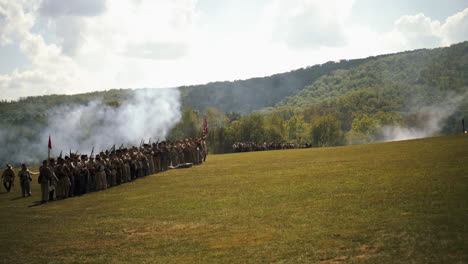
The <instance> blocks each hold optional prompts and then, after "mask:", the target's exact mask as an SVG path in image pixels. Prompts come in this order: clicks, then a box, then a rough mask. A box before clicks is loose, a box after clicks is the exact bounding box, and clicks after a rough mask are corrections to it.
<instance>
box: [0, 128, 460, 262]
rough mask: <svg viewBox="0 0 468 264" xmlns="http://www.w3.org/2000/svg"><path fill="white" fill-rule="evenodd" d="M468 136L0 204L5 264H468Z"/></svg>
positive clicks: (164, 176)
mask: <svg viewBox="0 0 468 264" xmlns="http://www.w3.org/2000/svg"><path fill="white" fill-rule="evenodd" d="M467 158H468V136H462V135H460V136H453V137H439V138H430V139H422V140H413V141H404V142H393V143H382V144H370V145H359V146H350V147H340V148H320V149H303V150H284V151H270V152H259V153H241V154H229V155H212V156H209V160H208V162H207V163H205V164H203V165H202V166H198V167H195V168H192V169H184V170H172V171H168V172H165V173H161V174H157V175H152V176H149V177H146V178H144V179H140V180H137V181H135V182H132V183H129V184H125V185H122V186H119V187H115V188H112V189H110V190H107V191H102V192H97V193H92V194H87V195H84V196H81V197H76V198H71V199H67V200H64V201H59V202H53V203H49V204H47V205H42V206H35V207H28V206H29V205H31V204H32V203H33V202H34V201H36V200H38V199H39V188H38V187H39V186H38V185H37V184H34V189H33V197H30V198H18V197H19V193H20V190H19V187H18V186H15V189H14V190H13V192H12V193H8V194H6V193H3V194H0V206H1V212H0V219H1V228H0V245H1V246H0V262H2V263H342V262H344V263H467V262H468V254H467V252H468V248H467V241H468V230H467V223H468V215H467V214H468V211H467V208H468V188H467V185H468V178H467V177H468V173H467V171H468V162H467Z"/></svg>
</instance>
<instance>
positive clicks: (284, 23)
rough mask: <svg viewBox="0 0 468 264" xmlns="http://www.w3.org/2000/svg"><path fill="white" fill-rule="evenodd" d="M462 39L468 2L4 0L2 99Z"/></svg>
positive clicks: (200, 79) (171, 83)
mask: <svg viewBox="0 0 468 264" xmlns="http://www.w3.org/2000/svg"><path fill="white" fill-rule="evenodd" d="M465 40H468V2H467V1H466V0H444V1H441V0H411V1H408V0H393V1H386V0H255V1H253V0H114V1H111V0H0V99H3V100H5V99H7V100H11V99H18V98H19V97H26V96H33V95H44V94H74V93H83V92H89V91H95V90H108V89H112V88H141V87H154V88H159V87H176V86H180V85H190V84H202V83H207V82H212V81H224V80H238V79H246V78H251V77H257V76H266V75H271V74H275V73H280V72H285V71H290V70H293V69H297V68H301V67H305V66H310V65H314V64H318V63H324V62H327V61H330V60H339V59H351V58H360V57H367V56H371V55H377V54H383V53H392V52H398V51H403V50H412V49H417V48H433V47H440V46H447V45H450V44H453V43H458V42H461V41H465Z"/></svg>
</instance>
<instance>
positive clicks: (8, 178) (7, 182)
mask: <svg viewBox="0 0 468 264" xmlns="http://www.w3.org/2000/svg"><path fill="white" fill-rule="evenodd" d="M2 179H3V186H5V189H6V190H7V192H10V190H11V187H12V186H13V184H14V181H15V172H14V171H13V169H12V167H11V165H10V164H8V165H7V167H6V169H5V171H3V174H2Z"/></svg>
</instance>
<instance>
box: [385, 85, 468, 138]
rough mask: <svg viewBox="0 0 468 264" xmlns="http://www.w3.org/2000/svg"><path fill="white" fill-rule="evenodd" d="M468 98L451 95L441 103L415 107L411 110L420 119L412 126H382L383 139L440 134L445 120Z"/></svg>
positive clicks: (466, 94) (466, 95) (424, 136)
mask: <svg viewBox="0 0 468 264" xmlns="http://www.w3.org/2000/svg"><path fill="white" fill-rule="evenodd" d="M466 98H468V93H465V94H464V95H454V94H452V95H449V96H447V97H446V98H445V99H443V100H441V103H438V104H435V105H431V106H419V107H415V108H414V109H413V110H412V111H411V112H412V114H413V115H416V116H417V119H418V120H419V121H420V122H418V124H412V126H406V127H405V126H385V127H382V131H381V134H382V135H383V139H382V141H398V140H409V139H416V138H426V137H431V136H436V135H438V134H439V133H440V132H441V130H442V128H443V125H444V122H445V121H446V120H447V118H449V117H450V116H452V115H453V114H454V113H455V112H456V111H457V110H458V109H459V108H460V106H461V104H462V103H463V102H464V100H465V99H466Z"/></svg>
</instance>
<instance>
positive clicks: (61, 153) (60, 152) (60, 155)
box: [59, 150, 63, 158]
mask: <svg viewBox="0 0 468 264" xmlns="http://www.w3.org/2000/svg"><path fill="white" fill-rule="evenodd" d="M62 152H63V150H61V151H60V155H59V158H61V157H62Z"/></svg>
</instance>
